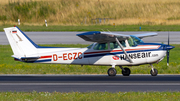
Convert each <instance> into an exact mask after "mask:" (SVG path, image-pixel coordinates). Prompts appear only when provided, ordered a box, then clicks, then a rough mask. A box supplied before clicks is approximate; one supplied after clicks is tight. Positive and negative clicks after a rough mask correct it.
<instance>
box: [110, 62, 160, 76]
mask: <svg viewBox="0 0 180 101" xmlns="http://www.w3.org/2000/svg"><path fill="white" fill-rule="evenodd" d="M150 65H151V71H150V73H151V76H157V74H158V70H157V69H155V68H153V65H152V64H150ZM119 67H120V68H121V69H122V75H123V76H129V75H130V74H131V70H130V69H129V68H127V67H125V68H123V67H122V66H119ZM107 73H108V75H109V76H116V73H117V71H116V69H115V68H113V67H112V68H109V69H108V71H107Z"/></svg>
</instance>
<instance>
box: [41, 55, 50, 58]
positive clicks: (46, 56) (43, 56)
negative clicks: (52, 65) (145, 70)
mask: <svg viewBox="0 0 180 101" xmlns="http://www.w3.org/2000/svg"><path fill="white" fill-rule="evenodd" d="M42 58H52V55H48V56H41V57H40V59H42Z"/></svg>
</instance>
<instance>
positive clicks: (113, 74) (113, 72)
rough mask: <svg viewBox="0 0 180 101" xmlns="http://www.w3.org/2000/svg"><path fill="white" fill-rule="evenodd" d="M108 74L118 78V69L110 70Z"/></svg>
mask: <svg viewBox="0 0 180 101" xmlns="http://www.w3.org/2000/svg"><path fill="white" fill-rule="evenodd" d="M107 73H108V75H109V76H116V69H115V68H109V69H108V71H107Z"/></svg>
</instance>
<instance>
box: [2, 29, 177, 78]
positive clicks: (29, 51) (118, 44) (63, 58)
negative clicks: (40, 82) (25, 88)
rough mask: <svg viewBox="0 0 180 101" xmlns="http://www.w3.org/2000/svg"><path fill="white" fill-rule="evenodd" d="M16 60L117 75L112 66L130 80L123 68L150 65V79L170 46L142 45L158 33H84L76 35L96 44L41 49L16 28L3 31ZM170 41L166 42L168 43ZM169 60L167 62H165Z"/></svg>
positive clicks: (126, 69)
mask: <svg viewBox="0 0 180 101" xmlns="http://www.w3.org/2000/svg"><path fill="white" fill-rule="evenodd" d="M4 30H5V33H6V36H7V38H8V40H9V43H10V46H11V48H12V50H13V53H14V55H12V57H13V58H14V59H15V60H18V61H22V62H27V63H56V64H78V65H107V66H111V68H109V70H108V75H109V76H115V75H116V69H115V66H119V67H120V68H121V69H122V74H123V76H129V75H130V73H131V71H130V69H129V68H127V67H126V68H123V67H122V66H136V65H142V64H150V65H151V67H152V69H151V71H150V73H151V75H152V76H156V75H157V74H158V71H157V70H156V69H154V68H153V66H152V64H153V63H158V62H160V61H161V60H162V59H163V58H164V57H165V55H166V52H168V57H169V50H170V49H172V48H174V47H173V46H170V45H169V41H168V45H165V44H160V43H144V42H143V41H142V40H141V39H142V38H143V37H147V36H154V35H157V33H145V34H137V35H124V34H116V33H111V32H100V31H93V32H86V33H82V34H77V36H79V37H81V38H83V39H84V40H86V41H91V42H95V43H93V44H91V45H90V46H88V47H87V48H62V47H42V46H38V45H37V44H35V43H34V42H33V41H32V40H31V39H30V38H29V37H28V36H27V35H26V34H24V33H23V32H22V31H21V30H20V29H19V28H18V27H16V26H15V27H10V28H4ZM168 40H169V39H168ZM168 60H169V58H168Z"/></svg>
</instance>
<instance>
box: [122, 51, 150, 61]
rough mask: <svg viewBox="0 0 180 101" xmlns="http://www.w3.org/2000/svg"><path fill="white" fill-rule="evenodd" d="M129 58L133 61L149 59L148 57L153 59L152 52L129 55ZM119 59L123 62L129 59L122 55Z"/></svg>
mask: <svg viewBox="0 0 180 101" xmlns="http://www.w3.org/2000/svg"><path fill="white" fill-rule="evenodd" d="M128 56H129V57H130V58H131V59H140V58H147V57H151V52H143V53H133V54H128ZM119 57H120V59H121V60H127V57H126V56H125V55H120V56H119Z"/></svg>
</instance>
